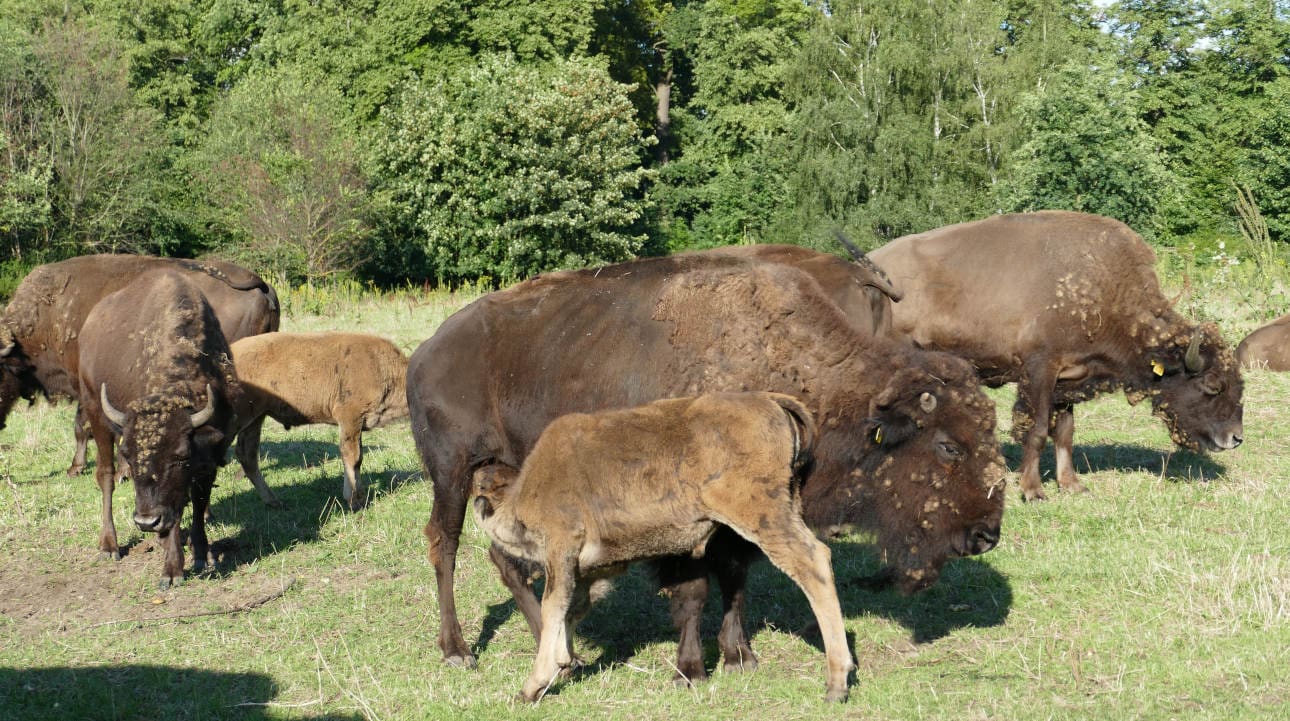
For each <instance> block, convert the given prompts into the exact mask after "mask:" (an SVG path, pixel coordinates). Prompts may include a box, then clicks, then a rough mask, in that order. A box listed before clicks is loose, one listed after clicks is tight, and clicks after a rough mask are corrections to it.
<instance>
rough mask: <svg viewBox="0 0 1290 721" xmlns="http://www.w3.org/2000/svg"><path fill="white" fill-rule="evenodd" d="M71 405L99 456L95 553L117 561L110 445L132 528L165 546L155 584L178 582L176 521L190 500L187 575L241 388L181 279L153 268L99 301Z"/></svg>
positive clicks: (225, 350) (204, 307)
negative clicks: (130, 504)
mask: <svg viewBox="0 0 1290 721" xmlns="http://www.w3.org/2000/svg"><path fill="white" fill-rule="evenodd" d="M79 346H80V358H79V362H78V368H79V371H78V372H79V376H80V402H81V405H82V407H83V408H84V409H85V415H86V417H87V418H88V421H89V424H90V430H91V431H92V433H93V436H94V443H95V448H96V450H97V452H98V459H99V460H98V466H97V468H96V469H95V476H96V480H97V481H98V484H99V488H100V489H101V490H102V492H103V524H102V530H101V532H100V534H99V550H100V551H101V553H102V554H103V555H104V556H110V557H113V558H120V553H119V549H118V546H117V539H116V526H115V525H114V524H113V521H112V491H113V485H114V473H113V454H112V446H113V442H114V440H115V437H116V436H117V435H119V436H120V437H121V455H122V457H123V458H124V459H125V460H126V462H128V463H129V466H130V474H131V480H132V481H133V482H134V499H135V511H134V523H135V525H136V526H138V527H139V530H141V531H145V532H155V533H157V534H158V535H159V536H160V537H161V539H162V543H163V545H164V547H165V551H166V557H165V561H164V566H163V570H162V573H161V587H162V588H167V587H169V586H170V585H171V584H178V583H182V582H183V578H184V552H183V546H182V545H181V542H180V536H181V533H180V521H181V520H182V519H183V514H184V506H186V505H187V504H188V502H189V500H190V499H191V501H192V506H193V514H192V531H191V537H192V545H193V571H194V572H199V571H201V570H202V569H203V568H204V566H205V564H206V558H207V555H208V552H209V544H208V543H207V540H206V525H205V512H206V508H207V506H208V505H209V503H210V494H211V488H212V487H213V486H214V484H215V474H216V472H217V471H218V470H219V466H220V465H222V464H223V462H224V458H225V456H226V455H227V452H228V448H229V445H230V444H231V443H232V440H233V431H234V422H235V419H234V408H235V407H236V405H237V404H238V403H239V401H240V399H239V397H238V396H239V395H240V393H241V389H240V387H239V385H238V381H237V374H236V371H235V370H234V368H233V360H232V356H231V354H230V352H229V347H228V342H227V341H226V340H225V339H224V334H223V333H222V332H221V330H220V323H219V321H218V320H217V319H216V317H215V310H214V309H213V308H212V307H211V305H210V303H209V302H207V300H206V297H205V296H204V295H203V294H202V292H201V290H200V289H199V288H198V287H197V284H196V283H194V282H193V281H192V279H191V276H190V275H189V274H186V273H181V272H178V271H175V270H172V269H161V270H156V271H153V272H151V273H146V274H143V275H140V276H138V277H136V278H135V279H134V281H133V282H132V283H130V285H127V286H126V287H125V288H122V289H121V290H118V291H116V292H115V293H111V294H109V295H107V296H106V297H105V298H103V299H102V300H100V301H99V302H98V304H97V305H95V306H94V309H93V310H91V311H90V312H89V314H88V315H87V316H86V317H85V323H84V325H82V326H81V329H80V344H79Z"/></svg>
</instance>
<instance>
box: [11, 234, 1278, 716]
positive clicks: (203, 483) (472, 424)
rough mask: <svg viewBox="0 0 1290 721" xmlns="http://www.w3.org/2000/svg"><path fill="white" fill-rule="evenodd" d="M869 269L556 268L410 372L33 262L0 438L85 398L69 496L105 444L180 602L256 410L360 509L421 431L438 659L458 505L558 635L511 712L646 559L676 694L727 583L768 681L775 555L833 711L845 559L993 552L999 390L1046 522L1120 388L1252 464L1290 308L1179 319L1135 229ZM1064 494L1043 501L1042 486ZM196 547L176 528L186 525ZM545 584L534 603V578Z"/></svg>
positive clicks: (15, 306)
mask: <svg viewBox="0 0 1290 721" xmlns="http://www.w3.org/2000/svg"><path fill="white" fill-rule="evenodd" d="M839 240H840V241H841V242H842V243H843V245H845V246H846V247H847V249H848V250H849V251H850V254H851V256H852V259H851V260H845V259H843V258H840V257H837V256H834V255H829V254H825V253H819V252H815V251H812V250H808V249H805V248H800V247H795V246H786V245H761V246H741V247H731V248H721V249H717V250H711V251H706V252H694V253H685V254H679V255H674V256H670V257H663V258H650V259H643V260H637V261H632V262H627V263H622V264H618V265H611V266H605V267H601V268H593V269H585V270H578V271H565V272H557V273H550V274H545V275H541V276H538V277H535V278H532V279H530V280H527V281H525V282H522V283H519V284H517V285H514V286H512V287H510V288H507V289H505V290H501V291H497V292H494V293H490V294H487V295H485V296H483V297H481V298H479V299H478V300H476V301H475V302H473V303H471V304H470V305H468V306H466V307H465V308H463V309H462V310H460V311H458V312H457V313H455V314H453V315H452V316H450V317H449V318H448V319H447V320H445V321H444V322H443V324H442V325H441V326H440V327H439V328H438V329H437V331H436V332H435V333H434V335H433V336H432V337H430V338H429V339H428V340H426V341H425V342H424V343H422V344H421V345H420V347H419V348H417V349H416V351H415V352H414V353H413V354H412V356H411V357H410V358H409V357H407V356H405V355H404V354H403V353H402V352H401V351H400V350H399V349H398V348H397V347H395V346H394V345H393V344H392V343H390V342H389V341H387V340H384V339H382V338H378V337H374V336H371V335H366V334H361V333H343V332H332V333H313V334H295V333H280V332H278V327H279V305H278V299H277V296H276V294H275V293H274V290H273V288H272V287H270V286H269V285H268V284H266V283H265V282H264V281H263V280H262V279H261V278H260V277H259V276H257V275H256V274H254V273H252V272H250V271H248V270H246V269H244V268H240V267H238V266H236V265H232V264H229V263H224V262H217V261H188V260H170V259H161V258H149V257H140V256H121V255H100V256H87V257H81V258H75V259H72V260H67V261H62V262H58V263H51V264H47V265H43V266H40V267H37V268H36V269H34V270H33V271H31V273H30V274H29V275H28V276H27V277H26V278H25V279H24V280H23V281H22V283H21V285H19V287H18V288H17V290H16V291H15V293H14V296H13V299H12V301H11V302H10V304H9V305H8V307H7V308H6V309H5V311H4V317H3V323H0V362H2V365H3V372H0V427H3V423H4V419H5V417H7V416H8V413H9V411H10V410H11V408H12V407H13V405H14V404H15V403H16V402H17V401H18V400H19V399H26V400H28V401H34V400H35V399H36V397H37V396H44V397H47V398H51V399H52V398H70V399H73V400H75V401H76V402H77V403H78V404H79V405H78V410H77V415H76V428H75V433H76V449H75V452H74V455H73V459H72V463H71V466H70V467H69V468H68V473H69V474H70V475H75V474H78V473H80V472H81V471H82V470H83V468H84V467H85V463H86V446H87V444H88V442H89V439H90V438H93V441H94V444H95V449H96V458H97V462H96V465H95V478H96V481H97V483H98V486H99V488H100V490H101V493H102V530H101V533H100V535H99V542H98V549H99V552H100V553H101V554H103V555H104V556H106V557H112V558H119V557H120V551H119V548H118V545H117V536H116V528H115V525H114V521H113V513H112V494H113V490H114V488H115V486H116V483H117V482H118V481H120V480H121V479H122V478H129V479H130V480H131V482H132V485H133V488H134V493H135V506H134V514H133V517H132V520H133V522H134V523H135V525H137V526H138V528H139V529H140V530H141V531H144V532H155V533H156V534H157V535H158V537H159V539H160V540H161V545H162V547H163V548H164V549H165V554H164V560H163V569H162V574H161V585H162V587H163V588H166V587H169V586H171V585H173V584H178V583H181V582H182V581H183V579H184V575H185V563H184V552H185V544H184V543H183V541H182V540H181V539H183V538H185V535H186V537H187V539H188V542H189V543H188V545H190V546H191V549H192V551H191V552H192V558H193V563H192V568H191V571H190V573H193V574H196V573H200V572H201V571H203V569H204V568H205V567H206V565H207V562H208V554H209V550H210V546H209V541H208V539H207V537H206V531H205V520H206V512H207V508H208V505H209V501H210V494H211V488H212V486H213V484H214V480H215V476H216V472H217V470H218V468H219V466H221V465H223V464H224V463H226V461H227V459H228V457H229V451H230V448H231V447H232V448H233V455H234V456H235V457H236V458H237V460H238V462H239V464H240V465H241V468H242V470H243V471H244V474H245V475H246V477H247V478H248V479H250V481H251V482H252V483H253V484H254V486H255V488H256V490H257V492H258V493H259V494H260V496H261V498H262V499H263V500H264V502H265V503H266V504H269V505H272V506H276V505H279V504H278V501H277V498H276V496H275V495H274V493H273V491H272V490H271V489H270V487H269V486H268V485H267V484H266V483H265V479H264V477H263V475H262V474H261V473H260V469H259V439H260V431H261V427H262V424H263V423H264V419H265V418H266V417H270V418H273V419H275V420H277V421H278V422H280V423H281V424H282V425H283V426H286V427H291V426H293V425H300V424H309V423H330V424H334V425H337V426H339V432H340V447H341V458H342V462H343V466H344V484H343V494H344V499H345V501H346V503H347V505H348V506H349V507H350V508H351V509H355V510H357V509H359V508H361V507H362V506H363V505H364V503H365V502H366V501H367V493H366V491H365V490H364V488H363V484H362V481H361V478H360V467H361V463H362V444H361V433H362V431H363V430H366V429H371V428H375V427H377V426H380V425H382V424H385V423H388V422H391V421H397V420H401V419H404V418H410V421H411V429H412V435H413V439H414V440H415V443H416V448H417V451H418V453H419V455H420V457H421V460H422V463H423V465H424V469H425V471H426V473H427V476H428V477H429V478H430V479H431V480H432V482H433V484H434V505H433V507H432V509H430V517H429V522H428V523H427V524H426V527H425V535H426V538H427V540H428V556H429V559H430V562H431V563H432V564H433V566H434V570H435V574H436V578H437V583H438V599H439V621H440V627H439V638H438V642H439V646H440V648H441V649H442V651H443V654H444V658H445V660H446V661H447V662H448V663H451V664H454V665H462V666H471V665H473V664H474V663H475V658H474V656H473V654H472V653H471V651H470V646H469V645H468V644H467V642H466V640H465V639H464V638H463V636H462V630H461V626H460V624H459V622H458V618H457V608H456V594H455V590H454V583H453V577H454V570H455V567H456V559H457V550H458V545H459V542H460V537H461V533H462V527H463V523H464V521H465V516H466V512H467V508H468V506H469V507H470V508H471V509H472V510H473V513H474V516H475V519H476V521H477V523H478V525H479V526H480V527H481V528H482V529H484V531H485V532H486V533H487V534H488V536H489V537H490V538H491V539H492V541H493V543H492V546H491V548H490V551H489V555H490V558H491V560H492V562H493V563H494V564H495V565H496V567H497V569H498V571H499V573H500V576H501V579H502V581H503V583H505V584H506V586H507V587H508V588H509V590H510V591H511V593H512V594H513V595H514V597H515V601H516V606H517V608H518V609H519V610H520V611H521V612H522V613H523V615H524V617H525V619H526V620H527V621H528V624H529V627H530V629H531V630H532V631H533V634H534V636H535V637H536V638H537V640H538V653H537V660H536V662H535V664H534V667H533V671H532V673H531V675H530V676H529V677H528V679H527V680H526V681H525V683H524V685H523V689H522V691H521V695H522V696H523V697H524V698H525V699H528V700H537V699H538V698H540V697H541V696H542V694H543V693H545V691H546V689H548V688H549V687H550V685H551V683H552V682H553V680H555V679H556V678H557V677H558V676H559V675H560V674H561V673H562V672H564V671H566V670H567V669H568V668H569V667H570V666H571V665H572V664H573V663H574V662H575V661H576V658H575V657H574V656H573V653H572V643H571V628H572V626H573V625H574V624H576V623H577V621H578V620H579V619H580V618H581V617H582V616H583V615H584V614H585V613H586V612H587V610H588V608H589V606H590V604H591V603H592V601H593V600H594V599H595V598H597V597H598V596H599V595H601V594H602V593H603V590H604V586H605V583H606V579H608V578H610V577H612V576H614V575H617V574H620V573H622V572H623V571H624V570H625V569H626V567H627V565H628V564H630V563H632V562H637V561H644V562H647V563H649V564H650V565H651V566H652V567H653V569H654V571H655V574H656V576H657V578H658V580H659V583H660V584H661V585H662V586H663V587H664V588H665V590H666V591H667V595H668V596H669V597H670V598H671V603H672V618H673V620H674V623H675V625H676V628H677V631H678V633H679V644H678V651H677V660H676V669H677V673H678V675H679V676H680V677H683V678H685V679H688V680H696V679H700V678H703V677H704V676H705V675H706V670H705V668H704V664H703V656H702V649H701V645H700V638H699V620H700V618H701V615H702V609H703V605H704V601H705V599H706V598H707V596H708V584H709V582H710V580H711V579H712V578H715V579H716V581H717V583H718V586H719V588H720V591H721V594H722V598H723V607H724V616H723V618H722V623H721V631H720V634H719V636H718V644H719V646H720V649H721V652H722V655H723V657H724V662H725V666H726V667H727V668H728V669H737V668H749V667H752V666H755V665H756V656H755V655H754V654H753V652H752V649H751V647H750V646H749V642H748V639H747V637H746V635H745V631H744V623H743V618H742V613H743V607H744V593H745V589H744V583H745V579H746V577H747V569H748V565H749V564H750V563H751V562H752V561H753V560H755V559H756V558H758V557H761V556H762V555H764V556H766V557H768V558H769V559H770V560H771V562H772V563H774V564H775V566H777V567H778V568H780V569H781V570H783V571H784V572H785V573H786V574H787V575H788V576H789V577H790V578H791V579H792V580H793V581H794V582H795V583H797V584H798V585H799V586H800V587H801V589H802V591H803V592H804V593H805V595H806V597H807V599H808V600H809V602H810V605H811V609H812V611H813V612H814V613H815V615H816V618H817V621H818V626H819V629H820V632H821V634H822V636H823V640H824V648H825V652H826V656H827V668H828V671H827V698H828V699H829V700H842V699H845V698H846V695H847V676H848V674H849V672H850V670H851V669H852V668H853V665H852V656H851V651H850V649H849V648H848V647H847V643H846V637H845V635H844V626H843V619H842V611H841V608H840V607H839V602H838V596H837V592H836V590H835V586H834V582H833V572H832V566H831V562H830V555H829V549H828V546H826V545H825V544H824V543H822V542H821V539H823V540H825V541H827V540H828V539H830V538H832V537H835V536H837V535H840V534H843V533H847V532H849V531H851V530H854V529H863V530H866V531H868V532H871V533H872V534H873V535H874V537H875V539H876V544H877V546H878V549H879V551H880V554H881V558H882V561H883V563H884V564H885V570H884V571H883V574H882V577H883V578H884V579H885V580H886V581H888V582H890V583H891V584H893V585H895V586H897V587H898V588H900V589H901V590H902V591H905V592H913V591H917V590H919V589H922V588H925V587H927V586H929V585H931V584H933V583H935V581H936V579H937V577H938V575H939V573H940V570H941V567H942V565H943V564H944V563H945V561H946V559H948V558H951V557H956V556H968V555H975V554H981V553H985V552H987V551H989V550H990V549H992V548H994V547H995V545H996V544H997V543H998V542H999V534H1000V524H1001V520H1002V516H1003V506H1004V495H1005V493H1004V489H1005V480H1006V471H1007V469H1006V467H1005V465H1004V461H1003V457H1002V455H1001V453H1000V448H999V443H998V440H997V438H996V432H995V408H994V404H993V402H992V401H991V400H990V399H989V398H988V397H987V396H986V395H985V394H984V392H983V391H982V390H981V386H982V385H986V386H991V387H996V386H999V385H1002V384H1005V383H1015V384H1017V396H1016V398H1017V400H1016V404H1015V406H1014V408H1013V423H1012V433H1013V436H1014V438H1015V439H1016V441H1017V442H1018V443H1019V444H1020V446H1021V449H1022V456H1021V461H1020V468H1019V470H1018V479H1019V484H1020V488H1021V492H1022V494H1023V497H1024V498H1025V499H1026V500H1035V499H1042V498H1044V497H1045V489H1044V487H1043V484H1042V483H1041V480H1040V474H1039V457H1040V453H1041V451H1042V450H1043V447H1044V445H1045V444H1046V443H1047V440H1048V438H1049V437H1051V438H1052V439H1053V444H1054V447H1055V451H1056V454H1055V458H1056V471H1057V473H1056V481H1057V484H1056V485H1057V486H1058V487H1059V488H1060V489H1061V490H1063V491H1071V492H1075V491H1083V490H1084V487H1083V486H1082V485H1081V483H1080V481H1079V479H1078V478H1077V477H1076V474H1075V471H1074V466H1073V462H1072V458H1073V453H1072V443H1073V436H1074V425H1075V417H1074V406H1075V404H1076V403H1078V402H1080V401H1083V400H1087V399H1089V398H1092V397H1094V396H1095V395H1098V394H1101V393H1106V392H1110V391H1115V390H1123V391H1124V392H1125V394H1126V396H1127V397H1128V399H1129V401H1130V402H1131V403H1137V402H1139V401H1142V400H1149V401H1150V403H1151V407H1152V410H1153V412H1154V414H1155V415H1157V416H1159V417H1160V418H1161V419H1162V420H1163V421H1164V422H1165V425H1166V426H1167V427H1168V429H1169V433H1170V436H1171V437H1172V438H1173V440H1174V442H1176V443H1177V444H1178V445H1180V446H1183V447H1186V448H1190V449H1193V450H1202V451H1221V450H1228V449H1232V448H1235V447H1237V446H1238V445H1240V443H1241V440H1242V406H1241V394H1242V380H1241V370H1240V369H1241V366H1243V365H1244V366H1250V365H1267V366H1268V367H1270V368H1272V369H1274V370H1286V369H1290V316H1287V317H1285V318H1281V319H1279V320H1277V321H1274V322H1273V323H1271V324H1269V325H1267V326H1265V327H1263V328H1261V329H1259V330H1257V331H1255V332H1254V333H1252V334H1251V335H1250V336H1249V337H1248V338H1247V339H1246V340H1245V341H1244V342H1242V343H1241V345H1240V347H1239V348H1237V349H1236V350H1235V351H1233V349H1232V348H1231V347H1230V346H1229V345H1228V344H1226V343H1225V341H1224V340H1223V338H1222V336H1221V334H1220V333H1219V330H1218V329H1217V328H1216V327H1215V326H1214V325H1213V324H1211V323H1204V324H1196V323H1193V322H1191V321H1189V320H1187V319H1186V318H1184V317H1182V316H1181V315H1179V314H1178V313H1177V312H1176V311H1175V310H1174V309H1173V307H1172V304H1171V303H1170V301H1168V300H1167V299H1165V297H1164V296H1163V294H1162V293H1161V290H1160V286H1159V282H1158V280H1157V278H1156V275H1155V272H1154V263H1155V256H1154V253H1153V252H1152V250H1151V249H1150V248H1149V247H1148V246H1147V245H1146V244H1145V243H1144V242H1143V240H1142V239H1141V238H1140V237H1139V236H1138V235H1137V234H1136V233H1134V232H1133V231H1132V230H1131V229H1129V228H1128V227H1126V226H1125V225H1124V224H1122V223H1120V222H1118V221H1115V220H1112V219H1109V218H1104V217H1099V216H1095V215H1087V214H1081V213H1073V212H1062V211H1045V212H1038V213H1026V214H1014V215H1000V216H994V217H991V218H988V219H985V220H981V221H976V222H971V223H963V224H959V225H952V226H947V227H944V228H939V229H936V230H932V231H929V232H926V233H920V234H916V235H910V236H906V237H903V238H899V239H897V240H895V241H892V242H891V243H889V244H887V245H885V246H883V247H881V248H878V249H877V250H875V251H873V252H871V253H869V254H868V255H867V256H866V255H865V254H863V253H861V252H859V250H858V249H856V248H854V246H852V245H851V244H850V243H849V241H847V240H846V239H845V238H844V237H841V236H840V237H839ZM1052 490H1053V489H1052V488H1050V489H1048V492H1050V493H1051V492H1052ZM189 504H191V511H189V529H188V532H187V534H184V533H182V532H181V530H180V525H181V521H182V519H183V517H184V513H185V508H186V507H187V506H189ZM539 575H543V576H545V578H546V582H545V591H544V593H543V594H542V598H541V599H540V600H539V598H538V596H537V594H536V593H535V591H534V588H533V582H534V579H535V578H537V577H538V576H539Z"/></svg>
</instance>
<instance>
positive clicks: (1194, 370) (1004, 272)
mask: <svg viewBox="0 0 1290 721" xmlns="http://www.w3.org/2000/svg"><path fill="white" fill-rule="evenodd" d="M870 256H871V257H872V258H873V260H874V261H875V262H876V263H878V264H879V265H880V266H881V267H882V268H883V269H884V270H886V271H887V272H888V273H889V274H891V277H892V280H893V282H895V283H897V284H899V285H900V286H901V288H903V289H904V291H905V299H904V301H903V302H901V303H900V304H899V305H898V306H896V307H894V308H893V311H892V312H893V314H894V327H895V329H896V330H897V331H899V332H903V333H907V334H909V335H910V336H911V337H912V338H913V340H914V342H915V343H917V344H918V345H920V346H922V347H924V348H930V349H935V350H942V351H948V352H951V353H954V354H956V355H959V356H962V357H964V358H966V359H968V360H970V361H971V362H972V363H973V364H974V365H975V366H976V367H977V371H978V373H979V374H980V376H981V380H982V382H984V383H985V384H986V385H989V386H999V385H1002V384H1004V383H1016V384H1017V402H1016V405H1015V406H1014V408H1013V431H1012V432H1013V437H1014V438H1016V440H1017V442H1018V443H1020V444H1022V458H1021V473H1020V475H1021V481H1020V482H1021V488H1022V491H1023V493H1024V494H1025V497H1026V498H1027V499H1036V498H1043V497H1044V491H1043V487H1042V485H1041V484H1040V479H1039V455H1040V452H1041V451H1042V450H1043V448H1044V444H1045V442H1046V440H1047V437H1048V436H1049V435H1052V437H1053V443H1054V446H1055V447H1056V456H1057V482H1058V484H1059V485H1060V486H1061V487H1062V488H1063V489H1065V490H1071V491H1082V490H1084V488H1083V486H1082V485H1081V484H1080V482H1079V480H1078V479H1077V478H1076V476H1075V470H1074V466H1073V463H1072V448H1071V446H1072V437H1073V435H1074V430H1075V416H1074V413H1073V411H1072V406H1073V405H1074V404H1076V403H1079V402H1080V401H1084V400H1088V399H1089V398H1092V397H1093V396H1095V395H1098V394H1100V393H1106V392H1109V391H1113V390H1117V389H1123V390H1124V391H1125V393H1126V395H1127V396H1128V398H1129V402H1130V403H1136V402H1137V401H1139V400H1141V399H1142V398H1145V397H1150V398H1151V403H1152V407H1153V409H1154V411H1155V414H1156V415H1157V416H1160V417H1161V418H1162V419H1164V421H1165V424H1166V425H1167V426H1168V428H1169V433H1170V436H1171V437H1172V438H1173V440H1174V442H1175V443H1177V444H1178V445H1180V446H1184V447H1187V448H1190V449H1193V450H1197V449H1204V450H1211V451H1221V450H1225V449H1231V448H1235V447H1236V446H1238V445H1240V443H1241V390H1242V387H1243V384H1242V382H1241V374H1240V370H1239V368H1238V367H1237V364H1236V361H1235V359H1234V358H1233V356H1232V352H1231V349H1230V348H1229V347H1228V346H1227V345H1226V343H1224V341H1223V339H1222V337H1221V336H1220V335H1219V332H1218V328H1216V327H1215V326H1214V325H1213V324H1212V323H1205V324H1201V325H1197V324H1195V323H1191V322H1188V321H1187V320H1186V319H1184V318H1183V317H1182V316H1180V315H1179V314H1178V313H1177V312H1175V311H1174V309H1173V307H1172V305H1171V303H1170V302H1169V301H1168V300H1167V299H1166V298H1165V297H1164V295H1163V294H1162V293H1161V292H1160V283H1159V281H1158V280H1157V279H1156V274H1155V253H1153V252H1152V250H1151V248H1150V247H1148V246H1147V244H1146V243H1145V242H1143V240H1142V238H1141V237H1140V236H1138V234H1137V233H1134V232H1133V231H1132V230H1130V229H1129V227H1128V226H1126V225H1125V224H1123V223H1121V222H1119V221H1116V220H1112V219H1111V218H1104V217H1100V216H1096V215H1088V214H1085V213H1072V212H1066V211H1043V212H1038V213H1023V214H1014V215H1001V216H995V217H992V218H988V219H986V220H979V221H975V222H971V223H962V224H959V225H951V226H947V227H944V228H938V229H936V230H931V231H928V232H926V233H919V234H917V235H908V236H905V237H903V238H897V239H896V240H893V241H892V242H890V243H888V244H887V245H885V246H883V247H881V248H879V249H877V250H875V251H873V252H872V253H871V254H870Z"/></svg>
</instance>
